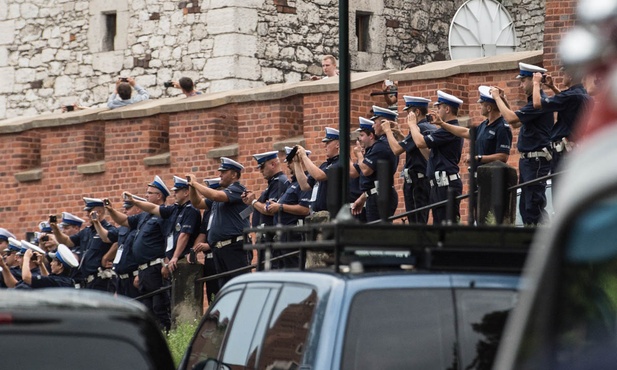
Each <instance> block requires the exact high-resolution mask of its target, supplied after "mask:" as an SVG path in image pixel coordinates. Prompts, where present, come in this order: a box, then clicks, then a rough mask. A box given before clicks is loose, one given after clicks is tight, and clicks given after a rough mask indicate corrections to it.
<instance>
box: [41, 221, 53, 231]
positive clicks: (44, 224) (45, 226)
mask: <svg viewBox="0 0 617 370" xmlns="http://www.w3.org/2000/svg"><path fill="white" fill-rule="evenodd" d="M39 230H41V232H42V233H50V232H52V230H51V225H50V224H49V222H48V221H41V222H40V223H39Z"/></svg>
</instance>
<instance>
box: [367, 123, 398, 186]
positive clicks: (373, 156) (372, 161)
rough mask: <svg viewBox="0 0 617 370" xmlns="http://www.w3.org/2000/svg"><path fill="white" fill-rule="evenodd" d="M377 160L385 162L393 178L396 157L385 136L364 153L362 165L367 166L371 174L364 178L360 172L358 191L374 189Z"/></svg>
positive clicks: (396, 162)
mask: <svg viewBox="0 0 617 370" xmlns="http://www.w3.org/2000/svg"><path fill="white" fill-rule="evenodd" d="M379 160H385V161H387V162H388V164H390V173H391V174H392V176H394V173H395V172H396V168H397V167H398V156H396V155H394V152H392V149H390V145H389V144H388V139H387V138H386V136H385V135H382V136H381V137H380V138H379V139H378V140H377V141H375V143H374V144H373V145H372V146H371V147H370V148H368V149H366V152H365V153H364V161H363V163H364V164H366V165H367V166H369V167H370V168H371V169H372V170H373V173H372V174H371V175H369V176H364V175H363V174H362V173H361V172H360V189H361V190H362V191H368V190H371V189H373V188H374V187H375V180H377V162H378V161H379Z"/></svg>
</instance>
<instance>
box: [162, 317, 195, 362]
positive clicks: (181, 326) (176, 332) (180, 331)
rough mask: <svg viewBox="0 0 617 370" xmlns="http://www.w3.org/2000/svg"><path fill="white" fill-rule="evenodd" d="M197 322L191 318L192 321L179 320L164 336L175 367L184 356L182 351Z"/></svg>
mask: <svg viewBox="0 0 617 370" xmlns="http://www.w3.org/2000/svg"><path fill="white" fill-rule="evenodd" d="M197 324H199V322H198V321H197V320H193V321H192V322H180V323H178V324H177V325H176V327H175V328H174V329H172V330H170V331H169V334H167V335H166V336H165V337H166V339H167V345H168V346H169V350H170V351H171V355H172V357H173V359H174V364H175V365H176V367H178V365H179V364H180V360H182V356H184V352H185V351H186V348H187V347H188V344H189V342H190V341H191V338H192V337H193V334H194V333H195V329H196V328H197Z"/></svg>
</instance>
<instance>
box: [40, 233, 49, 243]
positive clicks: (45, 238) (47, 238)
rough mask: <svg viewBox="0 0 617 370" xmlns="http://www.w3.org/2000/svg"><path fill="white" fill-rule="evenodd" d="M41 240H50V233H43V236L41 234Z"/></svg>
mask: <svg viewBox="0 0 617 370" xmlns="http://www.w3.org/2000/svg"><path fill="white" fill-rule="evenodd" d="M41 241H42V242H48V241H49V235H43V236H41Z"/></svg>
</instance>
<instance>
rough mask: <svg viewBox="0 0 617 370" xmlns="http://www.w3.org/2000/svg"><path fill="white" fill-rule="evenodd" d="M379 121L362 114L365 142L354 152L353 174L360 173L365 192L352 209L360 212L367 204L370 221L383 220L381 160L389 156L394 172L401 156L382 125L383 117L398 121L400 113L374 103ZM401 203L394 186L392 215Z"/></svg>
mask: <svg viewBox="0 0 617 370" xmlns="http://www.w3.org/2000/svg"><path fill="white" fill-rule="evenodd" d="M373 113H374V116H373V117H372V118H373V119H374V120H375V122H373V121H371V120H368V119H366V118H364V117H360V128H359V129H357V130H356V131H357V132H360V136H359V137H360V140H361V142H362V146H359V145H356V146H355V147H354V148H353V154H354V157H355V160H356V162H355V163H354V164H353V166H351V168H350V176H351V177H358V176H360V190H362V191H363V192H364V193H363V194H362V195H361V196H360V197H359V198H358V199H357V200H356V201H355V202H354V203H353V204H352V213H353V214H354V215H355V214H358V213H360V212H361V210H362V207H363V206H366V220H367V222H371V221H376V220H379V219H380V217H379V211H378V208H377V162H378V161H379V160H385V161H387V162H388V163H389V165H390V166H389V171H390V173H391V175H392V176H394V173H395V172H396V168H397V167H398V156H396V155H395V154H394V153H393V152H392V149H390V146H389V145H388V139H387V137H386V135H385V132H384V131H383V129H382V121H383V120H389V121H395V120H396V118H397V117H398V114H397V113H396V112H393V111H391V110H389V109H385V108H381V107H377V106H373ZM397 206H398V194H397V192H396V190H395V189H394V187H392V188H391V189H390V196H389V206H388V216H392V215H393V214H394V212H395V211H396V207H397Z"/></svg>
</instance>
